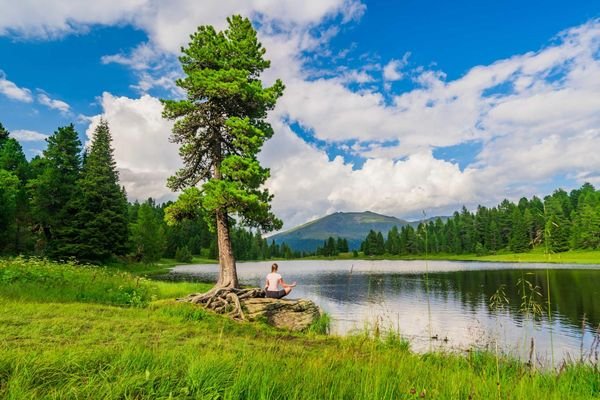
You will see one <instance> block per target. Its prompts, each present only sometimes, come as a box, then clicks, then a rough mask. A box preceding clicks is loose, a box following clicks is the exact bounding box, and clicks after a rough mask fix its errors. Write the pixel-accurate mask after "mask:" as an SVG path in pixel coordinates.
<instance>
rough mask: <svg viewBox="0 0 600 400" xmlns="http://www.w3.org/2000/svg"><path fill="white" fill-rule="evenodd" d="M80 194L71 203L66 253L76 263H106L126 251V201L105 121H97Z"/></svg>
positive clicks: (85, 164) (84, 168)
mask: <svg viewBox="0 0 600 400" xmlns="http://www.w3.org/2000/svg"><path fill="white" fill-rule="evenodd" d="M79 188H80V192H81V193H80V195H79V196H78V198H77V199H76V200H75V201H74V202H73V204H74V205H75V208H76V209H77V215H76V228H75V229H72V230H71V231H70V232H68V234H67V235H66V236H69V235H70V237H71V238H73V242H72V244H71V245H70V246H65V248H67V249H68V251H67V254H68V253H70V254H72V255H74V256H76V257H77V258H78V259H80V260H86V261H106V260H107V259H108V258H110V257H111V256H112V255H113V254H114V255H123V254H125V253H126V251H127V239H128V225H127V219H128V214H127V200H126V199H125V196H124V193H123V191H122V190H121V187H120V186H119V176H118V172H117V169H116V163H115V161H114V157H113V150H112V148H111V135H110V131H109V128H108V123H107V122H106V121H100V123H99V125H98V126H97V127H96V130H95V131H94V136H93V138H92V144H91V146H90V149H89V152H88V154H87V157H86V159H85V163H84V165H83V170H82V177H81V180H80V181H79Z"/></svg>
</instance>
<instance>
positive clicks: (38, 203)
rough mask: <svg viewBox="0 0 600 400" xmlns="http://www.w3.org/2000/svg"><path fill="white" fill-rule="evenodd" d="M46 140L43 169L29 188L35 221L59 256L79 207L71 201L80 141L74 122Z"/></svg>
mask: <svg viewBox="0 0 600 400" xmlns="http://www.w3.org/2000/svg"><path fill="white" fill-rule="evenodd" d="M46 142H47V144H48V147H47V148H46V150H45V151H44V158H43V159H42V160H43V161H40V162H43V170H42V171H41V173H40V174H39V175H38V176H37V177H36V178H34V179H32V180H31V181H30V182H29V184H28V189H29V194H30V198H31V209H32V215H33V219H34V222H35V223H37V224H38V225H39V227H40V228H41V230H42V232H43V234H44V238H45V241H46V254H48V255H49V256H51V257H55V258H56V257H60V256H61V255H64V254H63V251H65V249H64V246H65V245H67V246H69V245H70V244H69V242H70V241H71V239H72V238H71V237H69V236H68V233H69V232H71V231H72V229H73V228H74V226H73V224H74V222H75V218H74V217H75V213H76V210H75V209H74V208H73V207H72V205H73V202H74V201H75V200H76V199H77V196H78V194H79V189H78V181H79V178H80V173H81V141H80V140H79V137H78V134H77V131H75V127H74V126H73V125H72V124H71V125H69V126H65V127H61V128H58V130H57V131H56V132H54V134H53V135H52V136H50V137H49V138H48V139H46ZM36 164H37V163H36ZM65 234H67V237H65V236H64V235H65Z"/></svg>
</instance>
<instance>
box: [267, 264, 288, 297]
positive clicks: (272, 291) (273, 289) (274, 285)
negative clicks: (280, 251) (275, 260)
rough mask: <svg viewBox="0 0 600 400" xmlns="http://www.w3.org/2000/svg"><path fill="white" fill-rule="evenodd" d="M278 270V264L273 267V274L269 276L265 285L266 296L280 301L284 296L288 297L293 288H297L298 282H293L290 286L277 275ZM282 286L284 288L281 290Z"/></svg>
mask: <svg viewBox="0 0 600 400" xmlns="http://www.w3.org/2000/svg"><path fill="white" fill-rule="evenodd" d="M278 268H279V266H278V265H277V264H273V265H272V266H271V273H270V274H269V275H267V284H266V285H265V293H266V296H267V297H269V298H272V299H280V298H282V297H283V296H287V295H288V294H289V293H290V292H291V291H292V288H293V287H295V286H296V282H292V283H291V284H289V285H288V284H287V283H285V282H284V281H283V278H282V277H281V275H279V274H278V273H277V269H278ZM280 285H281V287H282V288H283V289H281V290H279V286H280Z"/></svg>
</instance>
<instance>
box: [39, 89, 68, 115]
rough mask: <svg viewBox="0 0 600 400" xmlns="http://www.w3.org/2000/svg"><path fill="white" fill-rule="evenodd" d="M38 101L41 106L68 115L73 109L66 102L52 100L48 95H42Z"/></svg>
mask: <svg viewBox="0 0 600 400" xmlns="http://www.w3.org/2000/svg"><path fill="white" fill-rule="evenodd" d="M37 100H38V102H39V103H40V104H43V105H45V106H46V107H48V108H51V109H53V110H58V111H60V112H63V113H67V112H69V110H70V109H71V106H69V105H68V104H67V103H65V102H64V101H62V100H56V99H51V98H50V97H49V96H48V95H47V94H46V93H40V94H39V95H38V97H37Z"/></svg>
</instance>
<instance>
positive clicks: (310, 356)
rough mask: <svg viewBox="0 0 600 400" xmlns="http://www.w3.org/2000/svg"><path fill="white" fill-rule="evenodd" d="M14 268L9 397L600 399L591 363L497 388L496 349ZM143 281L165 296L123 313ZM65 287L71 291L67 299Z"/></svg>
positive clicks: (7, 350)
mask: <svg viewBox="0 0 600 400" xmlns="http://www.w3.org/2000/svg"><path fill="white" fill-rule="evenodd" d="M15 263H17V264H18V268H17V267H15V266H14V265H15ZM31 264H33V266H32V265H31ZM69 270H71V271H69ZM6 271H11V275H10V276H12V278H11V281H10V282H8V283H7V281H6V282H4V283H2V285H1V286H2V287H3V289H2V291H0V327H2V328H1V329H0V398H6V399H19V400H20V399H46V398H47V399H65V398H69V399H70V398H74V399H78V398H79V399H95V398H102V399H168V398H183V399H188V398H189V399H196V398H199V399H398V398H402V399H419V398H423V397H424V398H432V399H466V398H469V397H471V398H474V399H486V398H490V399H492V398H510V399H537V398H543V399H565V398H569V399H589V398H593V397H594V396H599V395H600V378H599V376H600V374H598V371H597V370H594V368H593V367H591V366H582V365H570V366H568V367H566V368H565V369H564V370H562V371H561V373H560V374H557V373H554V372H547V373H540V372H535V371H530V370H529V369H528V368H527V367H525V366H524V365H522V364H520V363H518V362H516V361H514V360H510V359H504V358H503V359H501V360H500V382H499V386H497V382H496V360H495V358H494V357H493V356H492V355H490V354H487V353H479V352H470V353H468V354H467V355H459V354H442V353H433V354H426V355H418V354H414V353H411V352H410V351H409V346H408V343H407V342H406V341H405V340H403V339H402V338H401V337H400V336H397V335H386V336H384V337H381V338H377V339H376V338H372V337H368V336H365V335H358V336H351V337H347V338H338V337H329V336H326V335H322V334H319V333H317V332H313V333H304V334H301V333H295V334H292V333H289V332H285V331H279V330H275V329H273V328H270V327H268V326H266V325H264V324H261V323H238V322H234V321H231V320H229V319H227V318H225V317H221V316H217V315H215V314H213V313H210V312H207V311H204V310H203V309H201V308H199V307H197V306H193V305H190V304H182V303H176V302H174V301H173V300H169V299H168V297H171V296H173V297H176V296H178V295H180V293H183V292H187V291H196V290H197V289H205V288H206V287H207V286H206V285H201V284H190V283H160V284H157V283H155V282H151V281H147V280H139V281H138V277H137V276H133V275H130V274H126V273H123V272H119V271H114V270H110V269H109V270H103V272H102V273H101V275H102V276H101V278H98V276H99V275H98V274H99V272H98V270H96V269H93V268H80V267H77V266H73V265H57V264H53V263H47V262H45V261H39V260H33V261H28V262H25V261H24V260H20V259H17V260H12V261H6V260H5V261H2V262H1V263H0V273H1V274H2V275H0V276H3V277H6V276H8V274H7V273H6ZM44 272H45V273H44ZM94 273H95V274H96V280H95V281H93V282H101V283H102V288H103V289H102V290H99V289H98V290H96V289H93V290H92V289H89V286H90V285H89V284H86V285H80V286H78V285H77V282H85V283H90V279H91V276H92V275H93V274H94ZM15 274H17V275H18V276H16V277H15ZM104 274H106V275H104ZM31 276H34V278H33V279H32V278H31ZM25 277H27V280H24V279H25ZM41 277H45V278H43V279H42V278H41ZM58 277H66V278H65V279H66V281H67V282H65V283H62V284H60V285H59V281H60V279H62V278H58ZM48 282H54V283H53V284H52V285H49V284H47V283H48ZM136 282H140V283H139V286H138V287H141V286H146V285H147V287H148V293H152V294H153V295H155V296H156V298H163V300H152V299H150V301H149V302H148V303H146V304H139V305H137V306H136V305H135V304H130V303H128V302H127V301H125V302H122V303H121V304H118V305H115V304H117V303H115V302H114V300H113V299H114V298H113V297H112V295H109V294H108V293H111V292H110V290H109V289H110V288H111V286H110V285H113V286H112V289H113V290H117V289H118V288H119V287H120V286H123V287H130V285H133V284H134V283H136ZM19 285H29V286H20V288H27V289H32V288H33V287H34V286H35V285H37V291H38V292H39V293H40V294H38V295H30V294H22V295H21V296H14V293H15V291H16V290H13V289H5V288H6V287H12V286H16V287H19ZM57 285H58V286H61V287H62V288H65V291H66V293H70V294H69V295H68V296H67V295H65V296H64V297H60V296H58V295H57V291H56V290H55V289H54V288H55V287H57ZM7 293H8V295H7ZM72 293H80V294H81V293H84V294H86V296H87V297H86V302H81V301H71V300H68V299H70V298H71V297H72ZM91 293H94V296H95V297H94V298H93V299H94V300H93V301H92V297H91ZM103 294H104V295H105V296H104V297H103ZM69 296H71V297H69ZM119 298H120V297H119ZM325 322H326V321H325ZM323 323H324V322H321V324H323ZM320 327H321V328H322V325H321V326H320ZM320 327H319V326H317V327H315V329H314V330H315V331H318V330H319V329H320ZM498 387H499V389H498ZM421 395H422V396H423V397H420V396H421Z"/></svg>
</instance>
